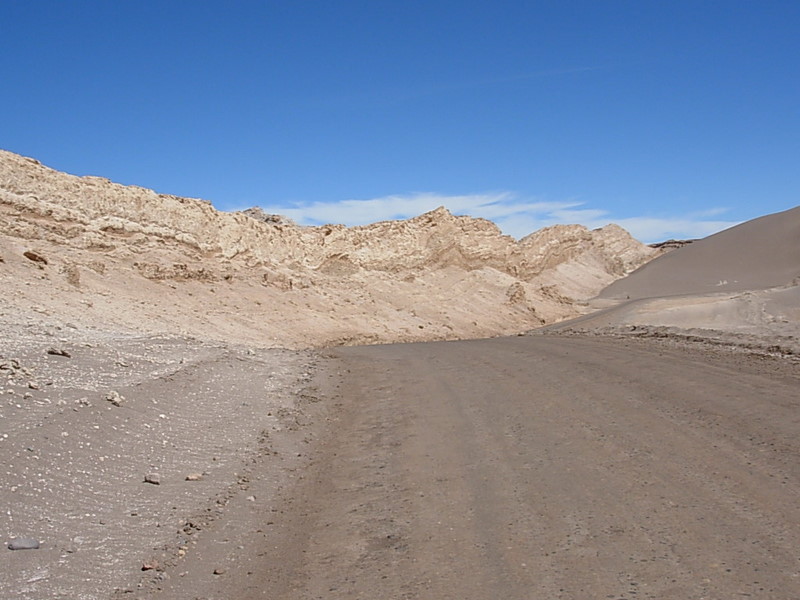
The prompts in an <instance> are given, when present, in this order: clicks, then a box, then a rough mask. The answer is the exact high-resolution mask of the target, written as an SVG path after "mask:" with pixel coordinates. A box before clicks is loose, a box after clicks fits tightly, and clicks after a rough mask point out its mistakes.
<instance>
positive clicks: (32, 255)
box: [22, 250, 47, 265]
mask: <svg viewBox="0 0 800 600" xmlns="http://www.w3.org/2000/svg"><path fill="white" fill-rule="evenodd" d="M22 256H24V257H25V258H27V259H28V260H31V261H33V262H35V263H40V264H43V265H46V264H47V259H46V258H45V257H44V256H42V255H41V254H39V253H38V252H34V251H33V250H26V251H25V252H23V253H22Z"/></svg>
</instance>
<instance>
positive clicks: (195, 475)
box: [186, 473, 203, 481]
mask: <svg viewBox="0 0 800 600" xmlns="http://www.w3.org/2000/svg"><path fill="white" fill-rule="evenodd" d="M202 478H203V474H202V473H189V474H188V475H187V476H186V481H200V480H201V479H202Z"/></svg>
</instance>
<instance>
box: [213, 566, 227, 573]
mask: <svg viewBox="0 0 800 600" xmlns="http://www.w3.org/2000/svg"><path fill="white" fill-rule="evenodd" d="M224 574H225V569H223V568H222V567H217V568H216V569H214V575H224Z"/></svg>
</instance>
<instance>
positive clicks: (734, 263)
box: [549, 207, 800, 354]
mask: <svg viewBox="0 0 800 600" xmlns="http://www.w3.org/2000/svg"><path fill="white" fill-rule="evenodd" d="M589 305H590V306H591V307H592V308H594V309H600V310H599V312H595V313H591V314H589V315H588V316H585V317H581V318H578V319H576V320H574V321H569V322H565V323H562V324H559V325H556V326H555V327H552V328H549V329H550V330H552V331H585V332H600V333H608V332H615V333H620V332H624V333H627V334H629V335H680V336H683V337H686V336H691V337H702V338H707V339H711V340H713V341H717V342H719V343H736V344H742V345H748V346H759V347H762V348H771V349H773V350H776V351H783V352H793V353H796V354H800V207H799V208H794V209H791V210H788V211H784V212H781V213H777V214H773V215H767V216H765V217H761V218H759V219H755V220H753V221H748V222H747V223H743V224H741V225H739V226H737V227H733V228H731V229H728V230H726V231H723V232H720V233H718V234H716V235H712V236H709V237H708V238H705V239H703V240H699V241H696V242H694V243H692V244H690V245H688V246H684V247H682V248H679V249H677V250H674V251H672V252H670V253H668V254H665V255H663V256H661V257H659V258H657V259H655V260H653V261H652V262H650V263H648V264H646V265H644V266H643V267H641V268H639V269H637V270H636V271H634V272H633V273H631V274H630V275H629V276H627V277H625V278H623V279H620V280H617V281H615V282H614V283H612V284H611V285H609V286H608V287H607V288H605V289H604V290H603V291H602V292H601V293H600V294H599V295H598V296H597V297H596V298H594V299H593V300H591V301H590V302H589Z"/></svg>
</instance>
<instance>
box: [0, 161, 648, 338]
mask: <svg viewBox="0 0 800 600" xmlns="http://www.w3.org/2000/svg"><path fill="white" fill-rule="evenodd" d="M26 253H27V254H26ZM655 255H657V251H656V250H654V249H652V248H649V247H647V246H645V245H644V244H641V243H639V242H638V241H636V240H634V239H633V238H631V236H630V235H629V234H628V233H627V232H625V231H624V230H623V229H621V228H620V227H618V226H615V225H609V226H606V227H604V228H601V229H597V230H593V231H590V230H588V229H586V228H585V227H582V226H578V225H559V226H554V227H549V228H546V229H543V230H541V231H537V232H535V233H532V234H531V235H529V236H527V237H525V238H523V239H522V240H519V241H516V240H514V239H513V238H511V237H509V236H505V235H503V234H502V233H501V232H500V230H499V229H498V228H497V227H496V226H495V225H494V224H493V223H491V222H490V221H487V220H484V219H476V218H471V217H465V216H454V215H452V214H451V213H450V212H448V211H447V210H446V209H445V208H439V209H436V210H434V211H432V212H429V213H426V214H424V215H421V216H419V217H416V218H413V219H409V220H406V221H384V222H380V223H375V224H372V225H366V226H361V227H345V226H343V225H325V226H321V227H301V226H297V225H295V224H293V223H291V222H290V221H288V220H286V219H283V218H281V217H278V216H275V215H267V214H266V213H264V212H263V211H260V209H250V210H249V211H243V212H238V213H226V212H221V211H217V210H215V209H214V208H213V206H212V205H211V204H210V203H209V202H207V201H204V200H198V199H191V198H181V197H177V196H170V195H164V194H158V193H156V192H154V191H152V190H148V189H145V188H140V187H136V186H124V185H120V184H116V183H112V182H111V181H109V180H107V179H103V178H100V177H92V176H87V177H76V176H73V175H68V174H65V173H61V172H58V171H55V170H53V169H50V168H48V167H45V166H43V165H42V164H40V163H39V162H38V161H36V160H34V159H31V158H26V157H22V156H19V155H16V154H13V153H10V152H5V151H0V286H2V290H0V295H1V296H2V297H3V300H4V302H3V306H4V309H3V311H2V314H0V320H2V319H12V320H15V321H19V320H20V319H23V320H24V319H29V320H30V319H40V318H41V317H52V319H51V320H53V321H54V322H56V321H59V322H60V321H65V322H66V321H70V322H71V323H73V324H76V325H78V326H83V327H90V328H97V329H107V328H109V327H110V328H112V329H117V330H126V331H132V332H133V331H136V332H146V333H154V334H155V333H174V334H181V335H193V336H197V337H203V338H208V339H226V340H237V341H242V342H244V343H251V344H258V345H261V346H283V347H318V346H325V345H331V344H341V343H363V342H396V341H414V340H420V341H421V340H432V339H457V338H470V337H486V336H494V335H502V334H511V333H516V332H520V331H524V330H527V329H530V328H532V327H536V326H539V325H542V324H546V323H552V322H556V321H559V320H562V319H565V318H569V317H573V316H576V315H578V314H581V313H582V312H584V311H585V307H584V302H585V300H586V299H588V298H590V297H592V296H594V295H595V294H596V293H598V292H599V291H600V290H601V289H602V288H604V287H605V286H606V285H608V284H609V283H611V282H612V281H614V280H616V279H618V278H619V277H622V276H624V275H626V274H627V273H629V272H631V271H632V270H634V269H635V268H637V267H639V266H640V265H642V264H644V263H645V262H647V261H648V260H649V259H651V258H652V257H654V256H655ZM31 256H36V257H37V259H34V258H31ZM62 324H63V323H62Z"/></svg>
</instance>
